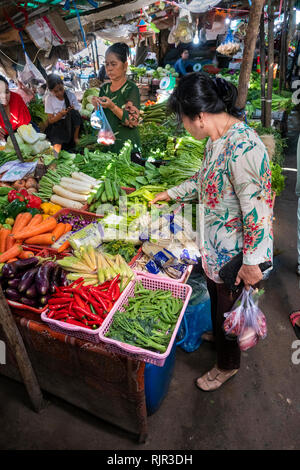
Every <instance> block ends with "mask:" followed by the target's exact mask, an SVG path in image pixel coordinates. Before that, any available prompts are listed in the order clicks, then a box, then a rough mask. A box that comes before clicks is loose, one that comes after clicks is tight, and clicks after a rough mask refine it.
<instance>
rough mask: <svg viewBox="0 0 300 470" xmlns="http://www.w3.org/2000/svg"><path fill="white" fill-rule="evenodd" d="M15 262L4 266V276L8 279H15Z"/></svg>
mask: <svg viewBox="0 0 300 470" xmlns="http://www.w3.org/2000/svg"><path fill="white" fill-rule="evenodd" d="M15 263H16V261H15V262H14V263H5V265H4V266H3V268H2V276H3V277H6V278H8V279H13V278H14V277H15V274H16V272H17V270H16V267H15Z"/></svg>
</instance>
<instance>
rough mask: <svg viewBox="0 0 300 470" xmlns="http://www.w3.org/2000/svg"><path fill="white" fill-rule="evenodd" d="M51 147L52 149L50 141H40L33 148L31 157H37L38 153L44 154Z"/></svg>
mask: <svg viewBox="0 0 300 470" xmlns="http://www.w3.org/2000/svg"><path fill="white" fill-rule="evenodd" d="M49 147H50V142H48V140H38V141H37V142H36V143H35V144H34V145H32V147H31V155H37V154H38V153H42V152H43V151H44V150H47V149H48V148H49Z"/></svg>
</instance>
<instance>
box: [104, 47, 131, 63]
mask: <svg viewBox="0 0 300 470" xmlns="http://www.w3.org/2000/svg"><path fill="white" fill-rule="evenodd" d="M107 54H115V55H116V56H117V57H118V59H119V60H121V61H122V62H123V63H125V62H127V58H128V56H129V47H128V46H127V44H125V42H116V43H115V44H112V45H111V46H109V48H108V49H107V51H106V53H105V55H107Z"/></svg>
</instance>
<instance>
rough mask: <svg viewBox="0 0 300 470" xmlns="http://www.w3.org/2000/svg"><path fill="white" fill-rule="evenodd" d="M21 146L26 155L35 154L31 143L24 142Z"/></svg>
mask: <svg viewBox="0 0 300 470" xmlns="http://www.w3.org/2000/svg"><path fill="white" fill-rule="evenodd" d="M19 147H20V150H21V152H22V154H23V155H26V156H29V155H33V153H32V146H31V145H30V144H25V143H23V144H20V145H19Z"/></svg>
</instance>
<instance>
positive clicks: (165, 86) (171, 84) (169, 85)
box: [159, 76, 176, 90]
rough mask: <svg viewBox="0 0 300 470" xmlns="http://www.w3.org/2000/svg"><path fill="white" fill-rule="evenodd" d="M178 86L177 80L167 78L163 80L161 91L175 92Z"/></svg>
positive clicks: (170, 77) (160, 85)
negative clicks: (174, 89)
mask: <svg viewBox="0 0 300 470" xmlns="http://www.w3.org/2000/svg"><path fill="white" fill-rule="evenodd" d="M175 85H176V78H175V77H172V76H167V77H164V78H162V79H161V81H160V84H159V87H160V89H161V90H173V88H175Z"/></svg>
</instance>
